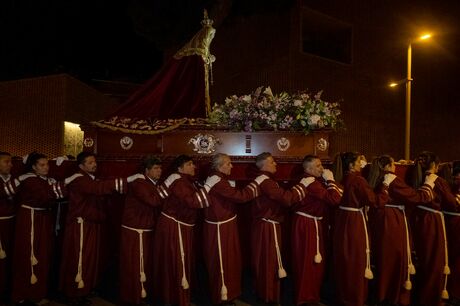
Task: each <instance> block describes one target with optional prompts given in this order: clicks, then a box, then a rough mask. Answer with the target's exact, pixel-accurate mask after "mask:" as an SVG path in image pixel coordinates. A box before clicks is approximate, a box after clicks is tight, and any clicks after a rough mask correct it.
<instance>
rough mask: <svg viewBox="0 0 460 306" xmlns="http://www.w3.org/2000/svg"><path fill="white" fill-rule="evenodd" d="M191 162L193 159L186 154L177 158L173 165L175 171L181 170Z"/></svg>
mask: <svg viewBox="0 0 460 306" xmlns="http://www.w3.org/2000/svg"><path fill="white" fill-rule="evenodd" d="M191 160H192V157H191V156H188V155H185V154H182V155H179V156H177V157H176V158H175V159H174V160H173V162H172V164H171V165H172V169H173V171H177V170H179V168H180V167H182V166H183V165H184V164H185V163H186V162H189V161H191Z"/></svg>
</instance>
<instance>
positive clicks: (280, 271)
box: [262, 218, 287, 278]
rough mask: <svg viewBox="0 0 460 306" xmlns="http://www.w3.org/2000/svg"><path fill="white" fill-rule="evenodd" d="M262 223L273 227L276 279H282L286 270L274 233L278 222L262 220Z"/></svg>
mask: <svg viewBox="0 0 460 306" xmlns="http://www.w3.org/2000/svg"><path fill="white" fill-rule="evenodd" d="M262 220H263V221H265V222H268V223H271V224H272V225H273V235H274V237H275V249H276V259H277V260H278V277H279V278H284V277H286V276H287V273H286V270H285V269H284V267H283V261H282V260H281V251H280V246H279V244H278V234H277V233H276V225H277V224H279V222H278V221H274V220H270V219H266V218H262Z"/></svg>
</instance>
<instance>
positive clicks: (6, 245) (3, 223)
mask: <svg viewBox="0 0 460 306" xmlns="http://www.w3.org/2000/svg"><path fill="white" fill-rule="evenodd" d="M12 167H13V164H12V162H11V154H10V153H7V152H0V178H1V180H0V304H2V303H4V304H6V303H7V302H8V299H9V291H10V289H11V264H12V259H13V256H12V249H13V248H12V244H13V233H14V220H15V218H14V217H15V213H16V211H15V206H14V196H15V194H16V192H17V186H18V185H19V181H17V180H15V179H14V178H13V177H12V176H11V169H12Z"/></svg>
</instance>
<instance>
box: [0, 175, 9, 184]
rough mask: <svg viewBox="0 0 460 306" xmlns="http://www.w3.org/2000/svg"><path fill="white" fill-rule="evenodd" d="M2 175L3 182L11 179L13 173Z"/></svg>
mask: <svg viewBox="0 0 460 306" xmlns="http://www.w3.org/2000/svg"><path fill="white" fill-rule="evenodd" d="M0 177H1V178H2V180H3V182H5V183H6V182H8V181H9V180H10V179H11V174H7V175H0Z"/></svg>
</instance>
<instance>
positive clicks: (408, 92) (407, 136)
mask: <svg viewBox="0 0 460 306" xmlns="http://www.w3.org/2000/svg"><path fill="white" fill-rule="evenodd" d="M430 37H431V34H425V35H422V36H420V37H419V39H418V40H426V39H428V38H430ZM412 81H413V80H412V42H409V46H408V47H407V77H406V79H403V80H400V81H399V82H397V83H391V84H390V87H395V86H398V85H400V84H402V83H406V126H405V133H404V134H405V137H404V159H405V160H409V159H410V121H411V83H412Z"/></svg>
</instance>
